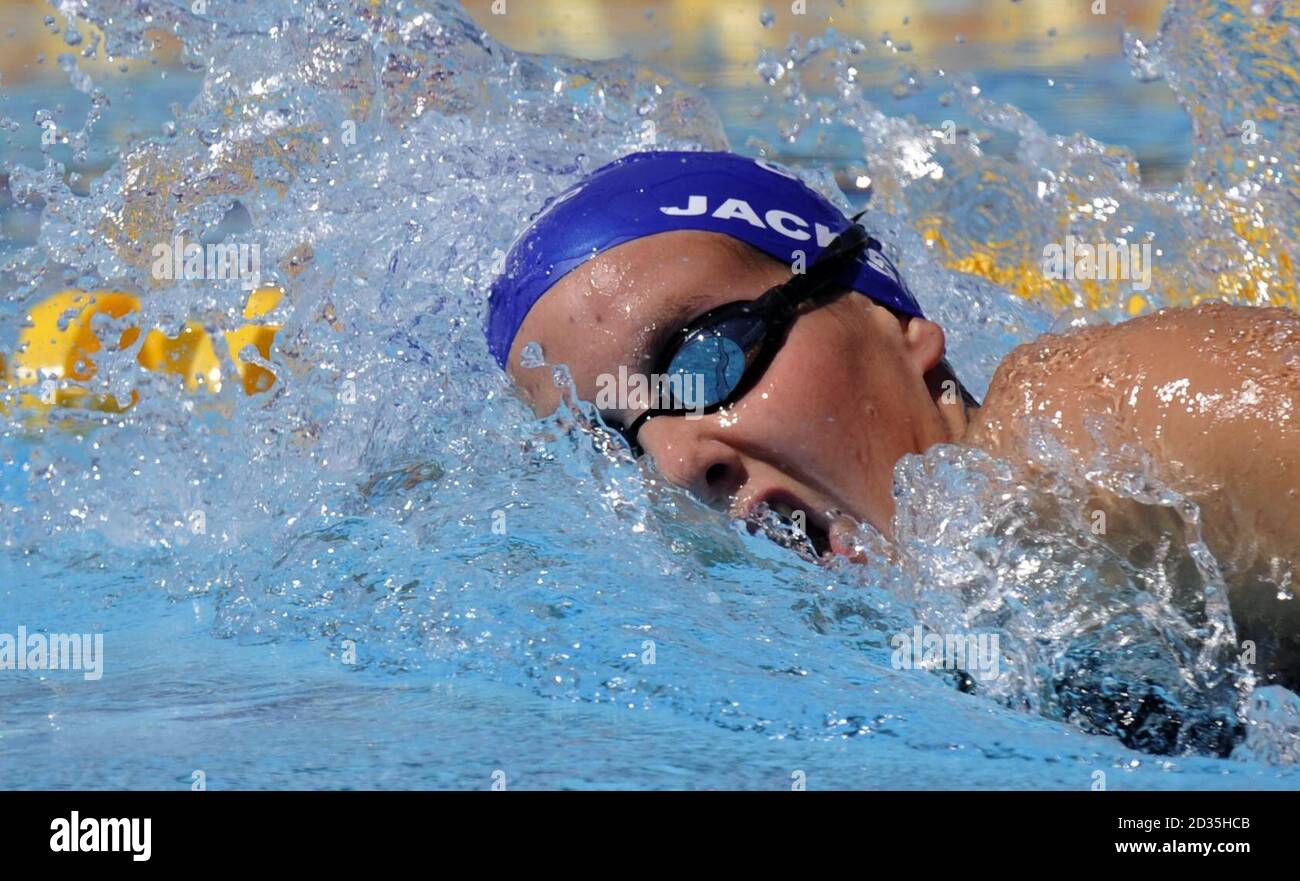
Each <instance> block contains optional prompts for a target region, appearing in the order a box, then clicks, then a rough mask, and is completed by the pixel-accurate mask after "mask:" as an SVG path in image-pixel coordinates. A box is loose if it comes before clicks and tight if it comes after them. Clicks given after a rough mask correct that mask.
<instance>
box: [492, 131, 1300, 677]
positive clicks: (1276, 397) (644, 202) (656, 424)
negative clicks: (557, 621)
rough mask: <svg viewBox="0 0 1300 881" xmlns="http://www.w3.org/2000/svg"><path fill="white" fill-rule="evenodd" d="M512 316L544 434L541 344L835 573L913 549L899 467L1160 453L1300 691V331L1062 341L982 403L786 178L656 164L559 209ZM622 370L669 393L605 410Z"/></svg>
mask: <svg viewBox="0 0 1300 881" xmlns="http://www.w3.org/2000/svg"><path fill="white" fill-rule="evenodd" d="M488 312H489V314H488V327H487V336H488V345H489V349H490V351H491V352H492V355H493V356H494V357H495V359H496V360H497V363H498V364H500V365H501V366H502V367H503V368H504V369H506V370H508V372H509V374H510V375H511V377H512V378H513V379H514V381H515V383H516V384H517V386H518V388H519V389H520V391H521V393H522V394H523V395H524V396H525V398H526V399H527V401H528V402H529V404H530V405H531V406H532V407H533V409H534V411H535V412H537V413H538V414H539V415H545V414H548V413H551V412H553V411H554V410H555V408H556V407H557V405H558V404H559V403H560V391H559V390H558V389H557V388H556V387H555V384H554V382H553V381H552V376H551V371H550V370H549V369H536V368H529V367H526V366H523V363H521V362H522V360H524V359H521V355H522V351H523V347H524V346H525V345H527V344H528V343H531V342H536V343H538V344H539V345H540V346H541V349H542V352H543V355H544V358H545V361H546V363H547V364H549V365H556V364H565V365H567V366H568V368H569V369H570V371H571V373H572V376H573V381H574V384H575V387H576V390H577V392H578V395H579V397H581V398H582V399H583V400H587V401H595V402H596V403H597V404H598V406H601V407H602V411H601V415H602V418H603V420H604V421H605V422H606V424H607V425H608V426H610V427H611V428H613V429H615V430H616V431H618V432H619V433H621V434H622V435H623V437H624V438H625V439H626V441H627V443H628V444H629V446H630V447H631V449H632V450H633V451H634V452H636V453H637V454H641V453H644V454H647V455H648V456H650V457H651V458H652V459H653V461H654V463H655V466H656V468H657V469H658V471H659V472H660V473H662V474H663V475H664V477H665V478H666V479H667V480H669V481H670V482H672V483H674V484H677V485H680V486H682V487H684V488H686V489H688V490H689V491H691V492H692V493H693V494H694V495H696V496H697V497H699V498H700V499H701V500H702V501H704V502H705V503H707V504H710V505H712V506H715V507H718V508H721V509H724V510H727V511H729V512H730V513H731V514H732V515H733V516H735V517H738V518H752V517H753V516H754V514H755V512H756V509H759V506H760V505H764V504H765V505H766V506H767V507H768V508H769V509H770V510H773V511H776V512H778V513H779V514H781V515H783V516H785V517H786V518H787V519H789V518H790V516H791V515H792V514H793V513H794V512H799V511H801V512H804V516H805V517H806V532H807V534H808V536H809V538H810V539H811V540H812V542H813V545H814V547H815V548H816V549H817V551H818V552H819V553H822V554H824V555H827V556H829V555H830V554H842V555H845V556H850V557H852V556H854V555H855V554H857V553H859V551H858V550H857V549H856V545H855V543H854V541H853V535H854V534H855V531H856V529H857V523H858V522H863V523H869V524H870V525H871V526H873V527H875V528H876V529H877V530H879V531H880V532H881V533H882V534H883V535H884V536H885V537H886V538H890V537H892V534H893V530H892V518H893V514H894V497H893V483H894V466H895V464H896V463H897V462H898V461H899V460H900V458H902V457H903V456H905V455H907V454H909V453H911V454H921V453H924V452H925V451H926V450H927V449H929V448H930V447H932V446H934V445H935V444H963V445H970V446H974V447H978V448H980V449H983V450H985V451H987V452H989V453H991V454H993V455H995V456H998V457H999V458H1003V459H1006V460H1008V461H1011V462H1013V463H1015V462H1016V461H1018V460H1021V461H1023V460H1024V459H1025V458H1026V456H1025V453H1024V450H1025V449H1026V447H1025V444H1026V442H1027V440H1028V437H1027V435H1028V432H1029V431H1030V428H1031V426H1045V427H1046V430H1048V431H1050V432H1051V434H1052V435H1053V436H1054V438H1055V439H1056V440H1057V441H1059V442H1060V444H1062V445H1063V446H1064V448H1065V449H1066V450H1067V451H1069V453H1070V454H1072V455H1073V456H1074V457H1076V458H1077V461H1079V462H1088V461H1091V460H1092V458H1093V457H1094V456H1095V455H1096V454H1098V453H1099V452H1101V451H1103V448H1108V447H1110V446H1112V445H1113V446H1115V447H1119V446H1121V445H1128V446H1129V447H1130V448H1136V449H1139V450H1141V451H1143V453H1144V454H1145V456H1146V457H1147V459H1148V461H1149V467H1150V468H1151V469H1152V470H1153V476H1155V477H1156V478H1157V479H1158V480H1160V481H1161V482H1162V483H1164V484H1165V485H1166V486H1168V487H1170V488H1171V489H1173V490H1175V491H1177V492H1178V493H1181V494H1183V495H1184V496H1185V497H1187V498H1188V499H1190V500H1192V501H1194V502H1195V503H1196V504H1197V505H1199V507H1200V511H1201V517H1202V523H1203V529H1204V537H1205V541H1206V544H1207V545H1208V546H1209V548H1210V550H1211V551H1212V552H1213V553H1214V554H1215V556H1216V558H1217V560H1218V562H1219V565H1220V566H1221V568H1222V569H1223V572H1224V574H1225V578H1226V580H1227V583H1228V584H1229V587H1230V589H1229V600H1230V605H1231V608H1232V613H1233V617H1234V619H1235V621H1236V623H1237V628H1238V636H1239V638H1240V639H1242V640H1246V639H1251V640H1254V641H1256V642H1257V643H1258V645H1259V655H1260V656H1259V659H1258V665H1259V666H1258V670H1259V671H1262V672H1264V673H1265V674H1266V675H1267V676H1268V678H1270V679H1271V680H1273V681H1278V682H1281V683H1283V684H1286V685H1289V686H1290V687H1292V688H1295V687H1296V685H1297V684H1300V611H1297V610H1296V609H1297V606H1300V601H1297V600H1294V599H1292V598H1291V595H1290V590H1291V588H1290V587H1289V586H1288V585H1289V577H1287V576H1286V575H1285V574H1279V573H1289V572H1290V570H1291V568H1292V567H1294V565H1295V564H1296V562H1297V561H1300V315H1298V314H1297V313H1295V312H1293V311H1290V310H1287V309H1281V308H1256V307H1246V306H1230V305H1226V304H1222V303H1214V304H1204V305H1200V306H1197V307H1193V308H1171V309H1163V310H1160V311H1158V312H1155V313H1152V314H1148V315H1145V316H1142V317H1139V318H1134V319H1132V320H1129V321H1126V322H1123V323H1121V324H1117V325H1105V326H1091V327H1086V328H1083V329H1078V330H1074V331H1071V332H1068V333H1065V334H1060V335H1057V334H1047V335H1044V336H1043V337H1040V338H1039V339H1036V340H1033V341H1032V342H1029V343H1026V344H1024V345H1021V346H1020V347H1018V348H1017V349H1015V350H1013V351H1012V352H1011V353H1010V354H1009V355H1008V356H1007V357H1006V358H1005V359H1004V360H1003V362H1002V363H1001V364H1000V365H999V367H998V369H997V370H996V372H995V374H994V376H993V379H992V382H991V383H990V386H989V389H988V393H987V395H986V396H985V399H984V401H983V402H982V404H980V403H978V402H976V400H975V399H974V398H973V397H972V396H971V395H970V394H969V393H968V392H967V391H966V390H965V388H964V387H963V386H962V385H961V382H960V380H959V378H958V377H957V376H956V374H955V372H954V371H953V369H952V367H951V366H950V365H949V364H948V362H947V360H946V359H945V343H944V330H943V328H942V327H940V326H939V325H938V324H936V323H935V322H933V321H931V320H929V319H927V318H926V317H925V315H924V313H923V312H922V310H921V307H920V304H919V303H918V302H917V300H916V299H915V297H914V296H913V295H912V293H911V292H910V291H909V290H908V288H907V286H906V284H905V282H904V280H903V277H902V276H901V274H900V273H899V271H898V269H897V268H896V267H895V266H894V265H893V263H891V261H890V260H889V259H888V258H887V257H886V256H885V254H884V253H883V250H882V248H881V246H880V244H879V242H877V241H876V240H875V239H873V238H872V237H871V236H870V234H869V232H868V231H867V230H865V229H863V228H862V227H861V226H860V225H858V224H857V223H855V222H854V221H853V220H851V219H849V218H846V217H845V216H844V215H843V214H842V213H841V212H840V211H839V210H838V209H837V208H836V207H835V206H834V205H833V204H831V203H830V202H829V201H828V200H826V199H825V198H824V197H822V196H821V195H819V194H818V193H816V192H815V191H813V190H812V189H811V188H809V187H807V186H806V185H805V184H803V183H802V182H801V181H799V180H798V179H797V178H796V177H795V176H794V175H792V174H791V173H790V172H788V171H786V170H784V169H781V168H779V167H776V166H774V165H772V164H770V163H766V162H763V161H761V160H760V161H756V160H753V159H748V158H745V157H741V156H737V155H734V154H730V153H709V152H699V153H694V152H689V153H682V152H658V153H637V154H633V155H630V156H627V157H624V158H623V159H620V160H618V161H617V162H614V163H611V164H610V165H607V166H605V167H603V168H601V169H599V170H598V171H596V172H594V173H593V174H592V175H590V176H589V177H588V178H587V179H585V180H584V181H582V182H580V183H579V184H578V185H576V186H574V187H572V188H571V189H569V190H568V191H566V192H565V193H563V194H561V195H560V196H559V197H558V198H556V199H554V200H553V201H552V202H551V203H550V204H549V205H548V207H547V208H546V209H545V210H544V211H543V213H542V214H541V215H540V216H539V217H538V218H536V219H535V220H534V221H533V223H532V224H531V225H530V226H529V227H528V229H527V230H525V232H524V233H523V235H522V236H521V237H520V239H519V240H518V241H517V242H516V243H515V245H514V247H513V248H512V249H511V251H510V253H509V254H508V255H507V257H506V262H505V268H504V271H503V273H502V275H501V277H500V278H498V279H497V281H496V282H495V284H494V285H493V289H492V293H491V298H490V303H489V310H488ZM620 370H622V371H623V373H622V375H625V376H626V375H639V376H646V377H649V378H650V380H652V382H651V383H650V384H649V386H648V387H650V388H653V389H656V390H657V391H659V392H662V393H660V394H655V395H652V396H650V397H649V398H646V397H645V396H642V398H641V399H639V400H636V401H635V403H637V404H638V406H632V403H633V401H632V399H631V398H630V397H629V398H628V400H627V401H624V400H623V399H617V403H618V404H619V406H605V405H606V404H607V403H609V402H610V400H611V399H610V398H609V396H605V401H604V403H602V400H601V396H600V395H599V392H600V391H601V386H602V384H603V383H607V381H608V378H609V377H611V376H618V375H620ZM656 377H668V378H670V379H671V378H673V377H677V378H678V379H680V380H681V381H680V382H677V383H676V384H673V383H662V382H661V383H659V384H658V385H655V384H654V382H653V380H654V379H655V378H656ZM687 392H690V394H687ZM624 403H627V406H622V404H624ZM1103 504H1107V503H1103ZM1108 504H1109V505H1110V507H1111V510H1113V512H1114V513H1115V514H1116V516H1117V517H1118V518H1119V520H1120V521H1122V520H1123V518H1124V512H1123V505H1122V504H1121V503H1120V502H1119V501H1118V500H1111V501H1110V502H1109V503H1108ZM1134 528H1140V526H1135V527H1134Z"/></svg>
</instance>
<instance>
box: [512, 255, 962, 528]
mask: <svg viewBox="0 0 1300 881" xmlns="http://www.w3.org/2000/svg"><path fill="white" fill-rule="evenodd" d="M790 276H791V272H790V269H789V267H787V266H785V265H783V264H781V263H779V262H777V261H776V260H773V259H771V258H769V257H767V256H766V255H763V254H762V253H760V252H759V251H757V250H754V249H752V248H750V247H749V246H747V245H745V244H743V243H740V242H737V241H736V240H734V239H731V238H729V237H727V236H723V235H719V234H715V233H705V232H695V231H678V232H666V233H660V234H658V235H654V236H648V237H645V238H641V239H636V240H634V241H632V242H628V243H626V244H623V245H620V246H618V247H616V248H612V249H610V250H608V251H606V252H604V253H602V254H600V255H599V256H597V257H595V258H593V259H592V260H589V261H588V262H587V263H585V264H583V265H582V266H581V267H579V268H578V269H577V270H575V271H573V272H571V273H570V274H569V275H567V276H566V277H565V278H563V279H562V280H561V281H560V282H559V283H557V284H556V285H555V286H554V287H553V288H551V290H550V291H548V292H547V293H546V295H545V296H544V297H542V299H541V300H540V301H539V302H538V303H537V304H536V305H535V306H534V307H533V308H532V310H531V311H530V312H529V314H528V317H527V318H526V319H525V320H524V323H523V326H522V327H521V328H520V330H519V333H518V334H517V335H516V337H515V340H514V345H513V346H512V348H511V351H510V361H509V365H510V373H511V375H512V376H513V377H514V379H515V381H516V382H517V383H518V384H519V386H520V388H521V389H522V390H523V392H524V394H525V395H526V397H527V398H528V400H529V402H530V403H531V405H532V406H533V408H534V409H535V410H536V412H537V413H538V414H539V415H545V414H549V413H551V412H553V411H554V410H555V408H556V406H557V405H558V403H559V400H560V393H559V390H558V389H557V388H556V387H555V385H554V383H553V381H552V377H551V370H550V367H544V368H531V369H530V368H525V367H521V366H519V360H520V353H521V352H522V350H523V347H524V346H525V345H527V344H528V343H529V342H537V343H539V344H540V345H541V347H542V351H543V353H544V357H545V360H546V362H547V364H548V365H556V364H567V365H568V366H569V368H570V370H571V371H572V373H573V379H574V382H575V384H576V386H577V390H578V392H579V395H580V397H581V398H582V399H583V400H587V401H595V400H597V394H596V393H597V390H598V388H599V387H600V385H599V380H598V377H600V375H601V374H611V375H613V376H617V375H618V373H619V367H620V366H622V367H624V368H625V369H626V371H627V372H628V373H629V374H633V373H640V374H643V375H646V376H649V374H651V373H652V372H653V371H654V370H655V369H656V368H657V366H658V364H657V359H656V354H657V353H656V352H654V351H652V346H653V343H654V341H655V340H656V338H657V337H658V336H659V335H660V334H661V332H662V331H664V330H675V329H677V328H680V327H681V326H682V325H684V324H685V323H687V322H689V321H690V320H692V319H693V318H696V317H697V316H699V315H701V314H702V313H704V312H706V311H708V310H709V309H711V308H713V307H715V306H719V305H721V304H723V303H728V302H731V301H733V300H750V299H754V298H755V297H758V296H759V295H760V294H762V293H763V292H764V291H766V290H767V289H769V288H771V287H772V286H773V285H776V284H779V283H781V282H783V281H785V280H787V279H789V278H790ZM943 351H944V338H943V331H942V330H940V328H939V327H938V325H936V324H934V323H933V322H930V321H927V320H925V319H920V318H902V319H900V318H899V317H897V316H895V315H894V314H893V313H892V312H890V311H889V310H887V309H885V308H883V307H881V306H878V305H876V304H875V303H873V302H872V301H871V300H869V299H868V298H866V297H864V296H862V295H860V294H854V293H846V294H844V295H841V296H840V297H838V298H836V299H834V300H833V301H831V302H830V303H828V304H826V305H823V306H820V307H819V308H815V309H810V310H807V311H805V312H804V314H802V315H801V316H800V317H799V319H798V320H797V321H796V322H795V323H794V326H793V327H792V328H791V330H790V334H789V336H788V337H787V339H786V342H785V345H784V346H783V347H782V348H781V349H780V351H779V352H778V353H777V355H776V357H775V359H774V360H773V361H772V364H771V365H770V366H769V367H768V368H767V371H766V372H765V373H764V374H763V376H762V378H761V379H760V380H759V382H758V384H757V385H756V386H754V388H753V389H751V390H750V391H749V392H748V394H746V395H745V396H744V397H743V398H741V399H740V401H738V402H737V403H736V404H735V405H734V406H732V407H728V408H724V409H722V410H720V411H718V412H716V413H712V414H709V415H705V416H700V417H697V418H687V417H684V416H658V417H655V418H652V419H650V420H648V421H647V422H646V423H645V424H644V425H642V427H641V430H640V432H639V434H638V435H637V440H638V441H639V442H640V444H641V446H642V447H643V448H644V450H645V452H646V453H647V454H649V455H650V456H652V457H653V458H654V461H655V464H656V466H657V467H658V469H659V470H660V472H661V473H662V474H663V475H664V476H665V477H666V478H667V479H668V480H670V481H671V482H673V483H675V484H678V485H680V486H683V487H685V488H687V489H689V490H690V491H691V492H693V493H694V494H695V495H697V496H698V497H699V498H701V499H702V500H703V501H705V502H706V503H708V504H710V505H712V506H714V507H718V508H724V509H726V510H728V511H730V512H731V513H732V515H733V516H737V517H746V516H749V515H750V514H751V513H752V511H753V509H754V508H755V507H756V506H757V505H758V504H759V503H762V502H766V503H768V504H769V505H770V506H772V507H774V508H775V509H777V510H778V511H783V512H784V513H786V514H787V515H788V514H789V509H794V510H802V511H803V512H804V513H805V516H806V518H807V524H808V532H809V534H810V536H812V537H813V538H814V540H815V541H816V540H820V541H819V543H820V544H822V545H823V546H826V545H827V544H829V545H831V546H832V547H833V548H834V549H835V550H838V551H840V552H845V551H846V550H847V546H846V543H845V536H846V533H845V531H844V530H845V529H846V528H847V527H849V526H850V524H848V523H847V521H846V520H845V518H843V517H837V516H836V512H838V513H840V514H844V515H848V516H849V517H852V518H854V519H856V520H861V521H865V522H869V523H871V524H872V525H873V526H875V527H876V528H878V529H880V530H881V531H882V532H884V533H885V534H886V535H889V534H891V529H890V521H891V519H892V516H893V510H894V507H893V492H892V490H893V471H894V464H895V463H896V462H897V461H898V460H899V458H900V457H902V456H903V455H905V454H907V453H920V452H922V451H924V450H925V449H927V448H928V447H930V446H931V445H932V444H935V443H939V442H945V441H949V440H952V439H954V438H953V436H952V435H953V423H952V420H951V418H946V417H945V415H944V414H943V413H941V408H940V406H939V403H938V401H939V397H938V396H939V395H940V394H941V393H942V390H941V389H940V388H938V383H937V382H935V381H934V376H933V375H931V376H930V382H929V384H927V374H930V373H931V372H932V371H933V370H934V369H935V368H936V367H937V366H938V365H939V364H940V362H941V360H942V358H943ZM607 415H608V416H610V417H613V418H615V419H617V420H618V421H619V422H620V423H622V424H624V425H627V424H629V423H630V422H631V421H632V419H633V418H634V417H635V416H636V415H637V413H636V412H631V413H625V412H620V411H612V412H609V413H608V414H607Z"/></svg>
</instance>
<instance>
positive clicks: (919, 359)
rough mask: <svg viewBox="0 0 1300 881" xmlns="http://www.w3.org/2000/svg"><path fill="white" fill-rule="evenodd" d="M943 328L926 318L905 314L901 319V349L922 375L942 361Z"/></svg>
mask: <svg viewBox="0 0 1300 881" xmlns="http://www.w3.org/2000/svg"><path fill="white" fill-rule="evenodd" d="M945 345H946V343H945V341H944V337H943V328H942V327H940V326H939V325H937V324H935V323H934V322H933V321H930V320H929V319H927V318H913V317H911V316H907V317H906V318H905V320H904V321H903V349H904V351H905V352H906V353H907V357H908V359H909V360H911V362H912V365H913V366H914V367H915V368H916V369H917V371H918V372H919V373H920V374H921V375H922V376H924V375H925V374H926V373H928V372H930V370H932V369H933V368H934V367H935V366H937V365H938V364H939V363H940V362H942V361H943V353H944V348H945Z"/></svg>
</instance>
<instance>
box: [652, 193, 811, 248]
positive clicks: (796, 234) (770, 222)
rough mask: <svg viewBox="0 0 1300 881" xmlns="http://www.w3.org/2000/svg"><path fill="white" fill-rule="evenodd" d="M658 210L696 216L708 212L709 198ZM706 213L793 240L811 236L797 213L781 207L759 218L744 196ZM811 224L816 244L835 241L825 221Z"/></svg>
mask: <svg viewBox="0 0 1300 881" xmlns="http://www.w3.org/2000/svg"><path fill="white" fill-rule="evenodd" d="M659 210H660V211H661V212H662V213H664V214H667V215H670V216H672V217H699V216H701V215H704V214H709V197H708V196H690V197H689V198H688V199H687V200H686V205H685V207H677V206H674V205H661V206H660V207H659ZM710 216H712V217H716V218H717V219H718V220H743V221H744V222H745V223H748V224H749V225H750V226H753V227H757V228H758V229H773V230H776V231H777V232H779V233H780V234H781V235H783V236H785V237H786V238H789V239H794V240H795V241H796V242H806V241H808V239H810V238H812V235H811V234H809V232H808V226H809V224H808V221H806V220H804V219H803V218H802V217H800V216H799V215H798V214H794V213H793V212H790V211H785V210H783V209H781V208H773V209H771V210H770V211H768V212H767V213H765V214H764V215H763V216H762V218H760V217H759V216H758V212H757V211H755V210H754V208H753V206H752V205H750V204H749V203H748V202H746V201H745V200H744V199H727V200H726V201H724V202H722V204H720V205H718V207H717V208H715V209H714V210H713V213H712V214H711V215H710ZM764 221H766V223H764ZM812 226H813V229H814V231H815V232H816V233H817V247H819V248H824V247H826V246H827V245H829V244H830V243H831V242H833V241H834V240H835V233H834V232H832V231H831V229H830V227H828V226H826V224H824V223H816V224H813V225H812Z"/></svg>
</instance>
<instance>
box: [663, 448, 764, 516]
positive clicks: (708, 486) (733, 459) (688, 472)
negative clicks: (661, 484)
mask: <svg viewBox="0 0 1300 881" xmlns="http://www.w3.org/2000/svg"><path fill="white" fill-rule="evenodd" d="M650 452H651V454H652V455H654V458H655V463H656V464H657V465H658V467H659V470H660V472H661V473H662V474H663V475H664V476H665V477H667V478H668V480H670V481H671V482H673V483H675V484H677V485H678V486H681V487H685V488H686V489H688V490H690V491H691V493H692V494H693V495H694V496H695V497H696V498H698V499H699V500H700V501H702V502H704V503H705V504H707V505H709V506H710V507H712V508H724V509H725V508H726V507H727V506H728V505H729V504H730V501H731V499H733V498H735V496H736V495H737V494H738V493H739V492H740V488H741V487H742V486H744V484H745V480H746V479H747V474H746V471H745V464H744V461H743V460H742V459H741V457H740V454H739V453H737V452H736V451H735V450H734V449H732V448H731V447H729V446H727V445H726V444H723V443H719V442H718V441H715V440H704V439H700V438H693V439H692V440H691V441H689V442H687V443H686V444H681V443H674V444H671V445H666V446H665V447H664V448H663V449H660V450H653V449H652V450H650Z"/></svg>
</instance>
